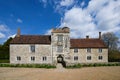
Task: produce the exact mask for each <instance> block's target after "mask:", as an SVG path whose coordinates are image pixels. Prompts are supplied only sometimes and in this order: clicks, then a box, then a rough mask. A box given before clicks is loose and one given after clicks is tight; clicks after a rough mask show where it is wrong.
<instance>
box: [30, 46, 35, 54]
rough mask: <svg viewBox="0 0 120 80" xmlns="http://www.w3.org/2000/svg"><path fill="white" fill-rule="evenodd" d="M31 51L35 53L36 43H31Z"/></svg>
mask: <svg viewBox="0 0 120 80" xmlns="http://www.w3.org/2000/svg"><path fill="white" fill-rule="evenodd" d="M30 51H31V52H32V53H35V45H30Z"/></svg>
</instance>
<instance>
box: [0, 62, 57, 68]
mask: <svg viewBox="0 0 120 80" xmlns="http://www.w3.org/2000/svg"><path fill="white" fill-rule="evenodd" d="M0 67H24V68H47V69H49V68H56V66H55V65H52V64H9V63H6V64H3V63H1V64H0Z"/></svg>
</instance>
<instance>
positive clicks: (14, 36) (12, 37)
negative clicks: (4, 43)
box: [8, 34, 16, 38]
mask: <svg viewBox="0 0 120 80" xmlns="http://www.w3.org/2000/svg"><path fill="white" fill-rule="evenodd" d="M15 36H16V34H13V35H10V36H8V38H10V37H12V38H14V37H15Z"/></svg>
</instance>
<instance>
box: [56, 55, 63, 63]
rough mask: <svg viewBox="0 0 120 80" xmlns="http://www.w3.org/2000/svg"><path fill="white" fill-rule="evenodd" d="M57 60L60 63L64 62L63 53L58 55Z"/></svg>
mask: <svg viewBox="0 0 120 80" xmlns="http://www.w3.org/2000/svg"><path fill="white" fill-rule="evenodd" d="M57 62H58V63H62V62H63V57H62V55H58V57H57Z"/></svg>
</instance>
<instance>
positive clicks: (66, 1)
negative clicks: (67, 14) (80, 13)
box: [60, 0, 74, 6]
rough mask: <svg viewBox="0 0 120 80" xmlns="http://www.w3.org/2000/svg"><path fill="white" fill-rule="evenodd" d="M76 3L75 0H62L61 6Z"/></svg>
mask: <svg viewBox="0 0 120 80" xmlns="http://www.w3.org/2000/svg"><path fill="white" fill-rule="evenodd" d="M73 3H74V0H61V2H60V5H61V6H70V5H72V4H73Z"/></svg>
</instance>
